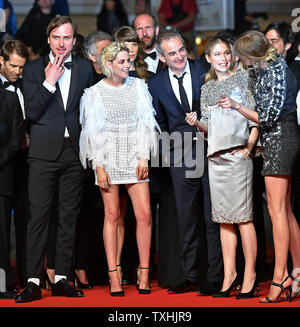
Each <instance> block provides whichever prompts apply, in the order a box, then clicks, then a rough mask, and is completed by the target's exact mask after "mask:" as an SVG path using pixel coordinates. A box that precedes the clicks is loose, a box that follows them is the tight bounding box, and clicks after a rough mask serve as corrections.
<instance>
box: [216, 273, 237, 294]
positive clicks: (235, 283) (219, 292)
mask: <svg viewBox="0 0 300 327" xmlns="http://www.w3.org/2000/svg"><path fill="white" fill-rule="evenodd" d="M237 284H238V276H237V275H236V277H235V279H234V281H233V282H232V284H231V285H230V286H229V288H228V289H227V290H226V291H218V292H216V293H215V294H213V295H212V296H213V297H229V296H230V292H231V291H232V289H233V288H234V287H235V286H237Z"/></svg>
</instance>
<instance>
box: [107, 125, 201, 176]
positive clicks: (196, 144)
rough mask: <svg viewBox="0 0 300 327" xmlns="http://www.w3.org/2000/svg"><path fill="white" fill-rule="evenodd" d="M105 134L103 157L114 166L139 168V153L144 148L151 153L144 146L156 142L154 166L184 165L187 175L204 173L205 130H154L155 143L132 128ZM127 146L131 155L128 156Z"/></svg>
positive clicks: (152, 165) (152, 163)
mask: <svg viewBox="0 0 300 327" xmlns="http://www.w3.org/2000/svg"><path fill="white" fill-rule="evenodd" d="M102 137H103V139H105V140H107V142H104V144H103V146H102V147H101V149H102V151H101V152H102V156H103V159H104V160H105V161H106V162H107V163H108V164H109V166H110V167H111V168H113V169H118V168H120V167H124V166H127V167H128V168H134V169H135V164H136V161H137V159H138V158H139V156H140V155H141V156H142V155H143V152H144V151H146V152H147V150H146V149H143V147H145V144H148V145H149V143H152V146H154V148H155V149H156V151H151V155H150V163H149V164H150V166H151V167H153V168H155V167H171V166H173V167H184V168H185V177H186V178H200V177H201V176H202V175H203V171H204V155H205V154H204V137H203V133H200V132H194V133H192V132H184V133H180V132H173V133H167V132H161V133H156V132H153V134H152V135H151V136H149V138H150V139H151V142H150V140H149V139H148V136H147V135H145V134H144V133H139V132H137V133H136V132H130V131H122V132H120V131H119V132H118V133H114V132H108V134H107V135H106V134H105V132H104V134H103V135H102ZM153 143H155V145H154V144H153ZM134 145H136V151H131V150H130V148H131V147H132V146H134ZM146 148H147V147H146ZM127 149H129V151H128V153H129V157H128V156H126V155H125V152H126V153H127ZM123 154H124V155H123ZM145 155H147V153H145Z"/></svg>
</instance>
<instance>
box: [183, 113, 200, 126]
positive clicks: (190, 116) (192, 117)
mask: <svg viewBox="0 0 300 327" xmlns="http://www.w3.org/2000/svg"><path fill="white" fill-rule="evenodd" d="M185 120H186V122H187V123H188V124H189V125H191V126H195V125H197V122H198V120H197V112H196V111H192V112H189V113H187V114H185Z"/></svg>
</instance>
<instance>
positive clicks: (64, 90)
mask: <svg viewBox="0 0 300 327" xmlns="http://www.w3.org/2000/svg"><path fill="white" fill-rule="evenodd" d="M49 58H50V62H51V64H52V63H53V61H54V57H53V54H52V52H50V54H49ZM70 61H72V54H70V56H69V57H68V58H67V59H66V61H65V63H66V62H70ZM71 70H72V68H71V69H67V68H65V71H64V73H63V74H62V76H61V77H60V79H59V80H58V85H59V89H60V93H61V96H62V99H63V104H64V108H65V110H66V107H67V102H68V96H69V90H70V83H71ZM43 85H44V86H45V87H46V88H47V89H48V90H49V91H50V92H52V93H54V92H55V90H56V87H55V86H53V85H51V84H49V83H48V82H46V81H44V83H43ZM65 137H70V135H69V132H68V129H67V127H66V129H65Z"/></svg>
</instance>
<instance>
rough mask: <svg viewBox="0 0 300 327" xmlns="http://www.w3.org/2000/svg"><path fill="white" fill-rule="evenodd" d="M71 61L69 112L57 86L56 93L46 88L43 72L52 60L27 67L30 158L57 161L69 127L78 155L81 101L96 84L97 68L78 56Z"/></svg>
mask: <svg viewBox="0 0 300 327" xmlns="http://www.w3.org/2000/svg"><path fill="white" fill-rule="evenodd" d="M72 58H73V59H72V60H73V67H72V72H71V84H70V91H69V96H68V103H67V108H66V110H65V108H64V105H63V99H62V96H61V93H60V90H59V86H58V83H57V84H56V91H55V93H51V92H50V91H48V90H47V89H46V88H45V87H44V86H43V82H44V80H45V72H44V69H45V67H46V66H47V65H48V62H49V56H46V57H40V58H38V59H36V60H34V61H30V62H28V63H27V64H26V65H25V69H24V78H23V79H24V87H23V88H24V92H23V94H24V102H25V111H26V115H27V118H28V119H29V120H30V123H31V129H30V147H29V155H28V157H29V158H37V159H42V160H50V161H54V160H56V159H57V158H58V156H59V154H60V152H61V150H62V146H63V140H64V133H65V127H66V126H67V128H68V132H69V134H70V138H71V141H72V144H73V146H74V149H75V151H76V152H77V153H79V134H80V124H79V101H80V98H81V96H82V93H83V91H84V89H85V88H87V87H90V86H91V85H93V84H94V73H93V69H94V68H93V66H92V64H91V63H90V62H89V61H87V60H84V59H82V58H80V57H78V56H75V55H73V56H72Z"/></svg>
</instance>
